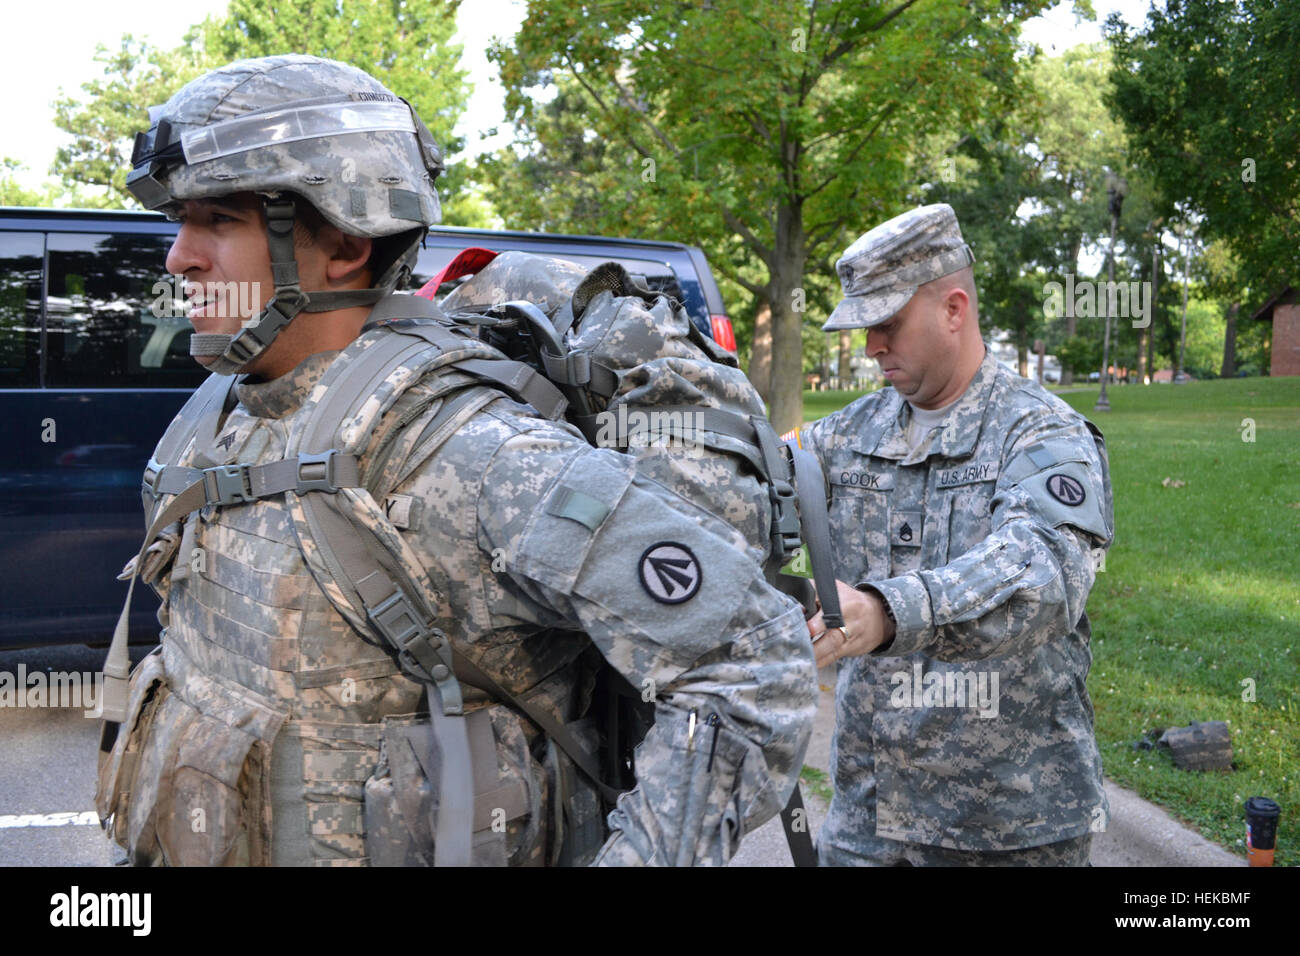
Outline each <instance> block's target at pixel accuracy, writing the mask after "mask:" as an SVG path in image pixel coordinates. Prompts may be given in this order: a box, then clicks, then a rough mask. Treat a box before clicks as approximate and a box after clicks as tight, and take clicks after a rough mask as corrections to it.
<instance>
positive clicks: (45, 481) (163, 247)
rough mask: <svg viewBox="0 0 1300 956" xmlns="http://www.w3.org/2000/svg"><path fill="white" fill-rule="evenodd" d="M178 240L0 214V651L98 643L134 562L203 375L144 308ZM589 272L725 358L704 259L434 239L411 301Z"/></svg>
mask: <svg viewBox="0 0 1300 956" xmlns="http://www.w3.org/2000/svg"><path fill="white" fill-rule="evenodd" d="M176 228H177V227H176V224H175V223H171V222H168V221H167V220H166V219H165V218H163V217H162V216H160V215H157V214H154V213H135V212H117V211H112V212H110V211H90V210H53V209H6V208H0V401H3V402H4V413H3V415H0V439H2V440H3V447H4V449H5V451H4V454H3V457H2V458H0V647H24V646H32V645H38V644H68V643H104V642H107V641H108V639H109V638H110V637H111V636H112V632H113V625H114V624H115V623H116V621H117V615H118V613H119V612H120V611H121V607H122V601H123V599H124V598H125V596H126V585H125V584H122V583H121V582H118V581H116V580H115V578H116V576H117V574H118V572H119V571H120V570H121V568H122V565H123V564H124V563H125V562H126V561H127V560H128V559H129V558H130V557H131V555H133V554H134V553H135V552H136V551H137V550H138V548H139V547H140V539H141V538H142V537H143V534H144V523H143V521H144V516H143V513H142V510H141V506H140V478H141V474H142V473H143V471H144V465H145V462H146V461H147V460H148V458H149V455H150V453H151V452H152V451H153V448H154V445H155V444H156V443H157V441H158V439H159V437H161V435H162V433H163V430H164V429H165V428H166V427H167V425H168V423H169V422H170V421H171V419H172V416H173V415H175V413H176V411H177V410H178V409H179V408H180V406H181V405H182V404H183V402H184V401H185V398H186V397H187V396H188V395H189V393H190V392H191V391H193V389H194V388H195V387H197V386H198V384H199V383H200V382H201V381H202V380H203V378H204V377H205V376H206V374H207V373H206V372H205V371H204V370H203V369H202V368H201V367H200V366H199V365H197V364H196V363H195V362H194V361H193V359H191V358H190V355H189V336H190V331H191V329H190V325H189V322H188V320H187V319H186V318H185V317H184V316H183V315H182V316H177V317H175V318H169V317H167V316H166V315H164V316H161V317H160V316H157V315H155V312H156V311H159V310H155V309H153V308H151V306H152V304H153V303H154V302H155V301H156V300H157V299H158V296H159V294H160V293H161V292H162V290H163V289H164V288H169V286H167V284H166V280H167V275H166V270H165V268H164V266H163V260H164V259H165V257H166V255H167V250H168V248H169V246H170V244H171V240H172V237H173V236H174V235H175V233H176ZM472 246H481V247H486V248H489V249H492V250H495V251H498V252H504V251H508V250H522V251H526V252H534V253H539V254H542V255H550V256H556V257H559V258H564V259H568V260H571V261H573V262H575V263H577V264H578V265H581V266H584V267H587V268H591V267H594V266H596V265H598V264H599V263H601V262H607V261H610V260H615V261H618V262H620V263H622V264H623V265H624V266H625V267H626V268H627V269H628V271H629V272H632V273H635V274H638V275H642V276H645V277H646V280H647V282H648V283H649V284H650V286H651V287H652V288H656V289H660V290H663V291H667V292H669V293H671V294H672V295H674V296H676V297H677V298H678V299H679V300H680V301H681V302H682V303H683V304H684V305H685V306H686V308H687V310H688V311H689V312H690V313H691V316H692V318H693V319H694V321H695V322H696V324H697V325H699V326H700V328H701V329H703V330H704V331H705V332H706V333H708V334H709V335H711V336H712V337H713V338H714V339H716V340H717V341H718V342H720V343H721V344H723V345H725V346H727V347H729V348H732V349H734V348H735V339H734V338H733V337H732V332H731V326H730V322H729V321H728V319H727V317H726V313H725V310H724V309H723V307H722V299H721V295H720V294H719V292H718V287H717V283H716V282H715V281H714V279H713V274H712V273H711V272H710V270H709V266H708V262H707V261H706V260H705V258H704V255H703V253H702V252H701V251H700V250H699V249H697V248H694V247H691V246H685V245H682V244H680V243H674V242H651V241H644V240H636V239H605V238H600V237H595V236H561V235H544V234H538V233H526V232H490V231H485V230H475V229H453V228H437V229H434V230H432V231H431V232H430V234H429V238H428V240H427V241H426V243H425V248H424V249H423V250H422V251H421V254H420V260H419V265H418V267H417V270H416V275H415V277H414V279H413V285H412V287H413V288H418V287H419V286H420V285H422V284H423V283H424V282H425V281H427V280H428V279H429V278H430V277H432V276H434V275H435V274H437V273H438V272H439V271H440V270H441V269H442V268H443V267H444V266H445V265H446V264H447V263H448V262H450V261H451V259H452V258H453V257H455V255H456V254H457V253H458V252H459V251H461V250H462V249H465V248H467V247H472ZM157 604H158V602H157V598H156V597H155V596H154V595H153V592H152V591H151V590H150V589H149V588H144V587H139V588H136V593H135V598H134V600H133V603H132V609H131V633H132V635H134V636H137V637H139V638H141V639H153V638H154V637H156V634H157V630H158V625H157V622H156V620H155V617H154V615H155V611H156V609H157Z"/></svg>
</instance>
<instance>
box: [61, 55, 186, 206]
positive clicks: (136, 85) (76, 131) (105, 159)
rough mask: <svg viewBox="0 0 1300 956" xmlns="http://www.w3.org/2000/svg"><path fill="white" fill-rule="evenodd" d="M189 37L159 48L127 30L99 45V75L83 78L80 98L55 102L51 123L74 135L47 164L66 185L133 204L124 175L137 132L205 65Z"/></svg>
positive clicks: (128, 204) (125, 203) (128, 168)
mask: <svg viewBox="0 0 1300 956" xmlns="http://www.w3.org/2000/svg"><path fill="white" fill-rule="evenodd" d="M193 41H194V33H193V31H191V33H190V34H189V35H188V36H187V37H186V42H185V43H184V44H183V45H181V46H179V47H177V48H176V49H174V50H161V49H159V48H157V47H154V46H150V45H149V44H148V43H146V42H145V41H143V40H137V39H135V37H133V36H132V35H131V34H129V33H128V34H124V35H123V36H122V40H121V42H120V44H119V45H118V46H117V47H116V48H114V49H109V48H108V47H105V46H104V45H103V44H100V45H99V48H98V52H97V53H96V54H95V61H96V62H98V63H102V64H103V67H104V70H103V74H104V75H103V77H102V78H100V79H94V80H90V81H88V82H86V83H83V84H82V86H81V90H82V96H81V97H73V96H67V95H61V96H60V97H59V98H58V99H57V100H56V101H55V104H54V122H55V125H56V126H58V127H59V128H60V129H62V130H63V131H65V132H67V133H71V134H72V136H73V137H74V138H73V141H72V143H71V145H69V146H63V147H60V148H59V150H58V153H57V155H56V157H55V160H54V164H53V166H51V168H50V172H51V173H54V174H55V175H57V176H58V177H59V178H60V180H61V181H62V182H63V184H64V186H66V187H68V188H70V189H71V188H75V187H84V186H92V187H94V186H99V187H107V188H108V189H109V190H111V192H110V193H109V196H110V197H111V198H110V199H109V200H108V201H110V202H112V204H113V205H115V206H118V207H119V208H120V207H125V206H134V205H135V201H134V200H133V199H132V198H131V195H130V193H128V192H127V191H126V176H127V173H128V172H130V163H131V148H132V145H133V143H134V140H135V134H136V133H137V132H139V131H141V130H145V129H148V128H149V106H150V105H151V104H155V103H162V102H164V101H165V100H166V99H167V98H168V97H169V96H171V95H172V93H174V92H176V90H178V89H180V88H181V87H182V86H184V85H185V84H186V83H188V82H189V81H190V80H192V79H194V77H196V76H198V75H199V74H201V73H202V72H203V71H204V70H206V69H208V68H209V62H210V61H209V58H208V57H207V55H206V53H205V52H204V50H203V48H202V46H201V45H196V44H195V43H194V42H193Z"/></svg>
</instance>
